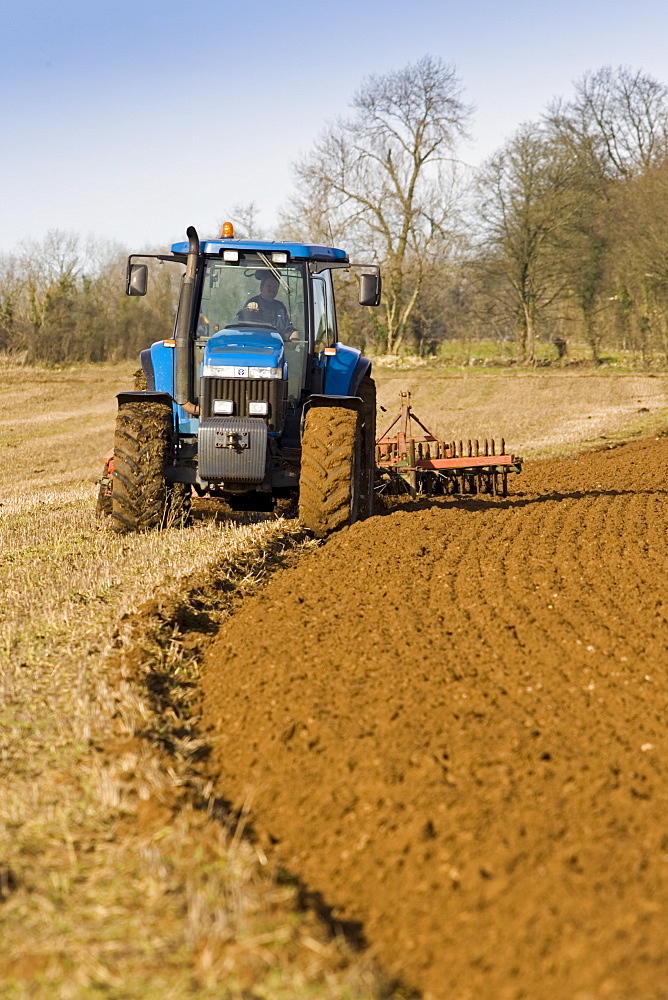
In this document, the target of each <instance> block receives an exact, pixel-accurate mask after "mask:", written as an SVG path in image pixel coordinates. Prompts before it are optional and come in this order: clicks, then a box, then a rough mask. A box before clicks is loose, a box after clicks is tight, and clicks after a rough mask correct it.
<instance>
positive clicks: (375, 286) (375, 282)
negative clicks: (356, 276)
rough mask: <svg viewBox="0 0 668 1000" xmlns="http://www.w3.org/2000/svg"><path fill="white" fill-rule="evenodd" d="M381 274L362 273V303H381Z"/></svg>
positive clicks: (377, 304)
mask: <svg viewBox="0 0 668 1000" xmlns="http://www.w3.org/2000/svg"><path fill="white" fill-rule="evenodd" d="M380 287H381V283H380V275H379V274H360V305H361V306H379V305H380Z"/></svg>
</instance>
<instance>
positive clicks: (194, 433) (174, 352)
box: [110, 223, 381, 537]
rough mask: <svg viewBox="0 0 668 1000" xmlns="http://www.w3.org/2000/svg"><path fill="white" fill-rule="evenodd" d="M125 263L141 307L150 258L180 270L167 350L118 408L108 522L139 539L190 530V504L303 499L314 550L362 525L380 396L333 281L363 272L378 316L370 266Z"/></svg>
mask: <svg viewBox="0 0 668 1000" xmlns="http://www.w3.org/2000/svg"><path fill="white" fill-rule="evenodd" d="M187 237H188V239H187V242H183V243H175V244H174V245H173V246H172V248H171V253H170V254H140V255H132V256H131V257H130V258H129V261H128V270H127V289H126V290H127V293H128V294H129V295H145V294H146V290H147V284H148V264H146V263H144V262H140V260H142V259H143V258H146V257H156V258H157V259H159V260H160V261H170V262H175V263H176V264H178V265H181V266H182V268H183V269H184V271H183V276H182V279H181V290H180V296H179V304H178V310H177V313H176V319H175V326H174V332H173V336H172V337H171V338H168V339H165V340H160V341H158V342H157V343H155V344H153V345H152V346H151V347H150V348H149V349H148V350H145V351H142V354H141V365H142V369H143V374H144V377H145V388H144V387H142V388H137V389H135V391H131V392H121V393H119V395H118V415H117V421H116V434H115V439H114V452H113V459H112V461H111V463H110V469H111V470H112V480H111V481H112V486H111V514H112V519H113V521H112V523H113V526H114V528H115V529H116V530H118V531H121V532H125V531H143V530H147V529H151V528H159V527H163V526H165V525H167V524H170V523H174V521H176V520H183V519H184V517H186V516H187V512H188V508H189V504H190V498H191V496H192V495H193V493H194V494H196V495H199V496H201V497H209V498H219V499H221V500H223V501H225V502H227V503H228V504H229V505H230V506H231V507H232V508H233V509H246V510H271V509H272V508H273V506H274V505H275V503H276V502H277V501H278V500H280V499H286V498H290V497H295V496H297V495H298V499H299V517H300V519H301V521H302V523H303V524H304V525H305V527H307V528H309V529H310V530H311V531H312V532H313V533H314V534H315V535H316V536H318V537H323V536H325V535H327V534H328V533H329V532H331V531H333V530H335V529H337V528H339V527H342V526H343V525H346V524H350V523H352V522H353V521H355V520H356V519H357V518H358V517H359V516H361V515H362V514H363V513H364V512H365V511H367V512H370V511H371V507H372V498H373V483H374V473H375V420H376V395H375V386H374V382H373V380H372V378H371V362H370V361H369V359H368V358H364V357H362V355H361V353H360V351H358V350H356V349H355V348H352V347H346V346H345V345H344V344H342V343H340V342H339V340H338V335H337V324H336V310H335V305H334V289H333V282H332V271H333V270H334V269H337V268H351V267H360V268H362V271H360V274H359V302H360V305H364V306H377V305H378V304H379V302H380V291H381V281H380V273H379V270H378V267H377V266H375V265H356V264H351V262H350V261H349V260H348V257H347V255H346V253H345V252H344V251H343V250H337V249H335V248H333V247H324V246H311V245H307V244H301V243H271V242H264V241H258V240H242V239H235V238H234V233H233V229H232V226H231V225H230V224H229V223H226V224H225V226H224V227H223V233H222V236H221V238H220V239H211V240H200V239H199V237H198V235H197V232H196V231H195V229H193V228H192V227H191V228H189V229H188V231H187Z"/></svg>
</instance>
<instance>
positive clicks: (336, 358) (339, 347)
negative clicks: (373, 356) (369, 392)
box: [324, 342, 371, 396]
mask: <svg viewBox="0 0 668 1000" xmlns="http://www.w3.org/2000/svg"><path fill="white" fill-rule="evenodd" d="M333 346H334V347H335V348H336V354H334V355H331V356H327V355H326V356H325V358H324V361H325V385H324V394H325V395H326V396H352V395H354V394H355V392H356V391H357V388H358V386H359V384H360V382H361V381H362V378H363V377H364V375H365V374H366V373H367V372H368V371H369V370H370V369H371V362H370V361H369V359H368V358H364V357H362V354H361V352H360V351H358V350H357V348H355V347H348V346H347V345H346V344H341V343H339V342H337V343H336V344H334V345H333Z"/></svg>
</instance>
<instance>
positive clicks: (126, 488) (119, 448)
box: [111, 402, 173, 532]
mask: <svg viewBox="0 0 668 1000" xmlns="http://www.w3.org/2000/svg"><path fill="white" fill-rule="evenodd" d="M172 426H173V425H172V409H171V407H170V406H166V405H165V404H164V403H153V402H146V403H144V402H132V403H124V404H123V405H122V406H121V407H120V408H119V411H118V415H117V417H116V435H115V438H114V484H113V489H112V494H111V504H112V511H111V516H112V527H113V528H114V530H115V531H119V532H127V531H149V530H150V529H151V528H161V527H164V526H165V523H166V520H167V513H168V507H169V490H168V486H167V483H166V481H165V474H164V473H165V464H166V461H167V456H168V451H169V445H170V442H171V437H172Z"/></svg>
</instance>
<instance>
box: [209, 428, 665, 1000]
mask: <svg viewBox="0 0 668 1000" xmlns="http://www.w3.org/2000/svg"><path fill="white" fill-rule="evenodd" d="M512 485H513V486H514V488H515V493H514V495H513V496H511V497H509V498H508V499H507V500H500V499H492V498H489V499H488V498H485V499H482V498H466V499H463V498H462V499H455V498H448V499H444V500H442V501H439V502H436V503H427V502H415V503H410V504H405V505H402V507H401V509H396V510H395V511H393V512H389V513H387V514H386V515H385V516H380V517H376V518H373V519H371V520H368V521H365V522H362V523H358V524H356V525H353V526H352V527H351V528H349V529H347V530H346V531H344V532H343V533H341V534H339V535H338V536H335V537H333V538H332V539H331V540H330V541H328V542H327V543H326V544H325V545H323V546H321V547H319V548H318V549H316V550H314V551H312V552H310V553H308V554H306V555H305V556H304V558H303V559H302V560H301V561H300V562H299V563H298V564H297V565H296V566H294V567H291V568H289V569H287V570H285V571H284V572H282V573H280V574H279V575H277V576H276V577H275V578H274V579H273V580H272V581H271V582H270V583H269V584H268V585H267V587H266V588H265V589H264V590H263V591H262V592H260V593H259V594H257V595H256V596H255V597H252V598H249V599H248V600H247V601H246V602H245V603H244V605H243V607H242V609H241V610H240V611H239V613H238V614H237V615H236V616H235V617H234V618H233V619H231V620H230V622H229V623H228V624H227V625H226V626H225V627H224V628H223V630H222V632H221V633H220V636H219V638H218V640H217V641H216V643H215V644H214V645H213V646H212V648H211V650H210V653H209V657H208V662H207V664H206V669H205V677H204V682H205V713H206V717H207V719H208V721H209V723H210V724H211V725H212V726H213V727H214V729H215V733H214V735H215V742H214V746H215V751H214V765H215V767H216V769H217V771H218V774H219V777H218V785H219V790H220V791H221V793H222V794H224V795H226V796H228V797H230V798H231V799H232V800H233V801H234V802H235V804H236V805H237V806H243V805H245V806H246V808H247V809H248V810H249V811H250V817H251V820H252V823H253V825H254V827H255V830H256V831H257V834H258V836H259V837H260V838H262V839H263V841H264V842H265V843H268V844H269V843H272V842H273V843H274V844H275V846H274V848H273V850H274V852H275V856H277V857H278V859H279V860H280V861H281V863H283V864H284V865H285V866H286V867H288V868H289V869H290V870H291V871H293V872H294V873H296V874H297V875H299V876H300V877H301V878H302V879H303V880H304V882H305V884H306V886H307V887H308V888H309V889H310V890H312V891H313V892H316V893H320V894H322V898H323V899H324V901H325V902H326V903H327V904H329V905H330V906H332V907H334V908H335V911H336V913H337V914H338V916H340V918H341V919H342V920H346V921H353V922H354V921H359V922H360V924H361V928H362V932H363V934H364V936H365V938H366V940H367V941H368V942H369V944H370V945H371V947H372V948H373V949H374V950H375V952H376V954H377V955H378V958H379V959H380V961H381V962H382V964H383V965H384V966H385V968H386V969H387V970H388V972H391V973H392V974H394V975H396V976H398V977H399V978H400V979H401V980H402V981H403V982H405V983H406V984H407V985H408V986H411V987H414V988H418V989H420V990H422V991H423V992H424V996H425V997H433V998H439V1000H440V998H443V1000H469V998H470V1000H473V998H476V1000H481V998H485V1000H486V998H494V1000H510V998H513V1000H515V998H517V1000H519V998H528V1000H543V998H548V997H549V998H550V1000H553V998H559V1000H599V998H601V1000H603V998H607V1000H621V998H624V1000H630V998H633V1000H637V998H640V997H642V1000H657V998H659V997H664V998H665V997H668V949H667V948H666V927H667V926H668V924H667V922H668V819H667V818H666V817H668V781H667V780H666V779H667V778H668V737H667V735H666V711H667V708H668V674H667V672H666V666H668V621H667V611H668V596H667V594H668V591H667V588H666V583H667V582H668V546H667V542H666V522H667V520H668V440H665V439H657V440H649V441H641V442H637V443H634V444H631V445H628V446H626V447H623V448H618V449H615V450H613V451H607V452H602V453H599V454H594V455H588V456H584V457H580V458H576V459H571V460H568V461H561V462H546V463H543V464H535V465H533V466H532V467H531V468H529V469H527V470H526V472H525V473H524V474H523V475H522V477H521V478H520V479H518V480H514V481H513V483H512Z"/></svg>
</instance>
